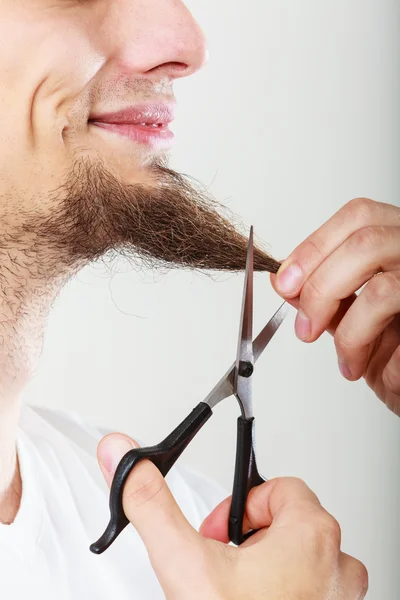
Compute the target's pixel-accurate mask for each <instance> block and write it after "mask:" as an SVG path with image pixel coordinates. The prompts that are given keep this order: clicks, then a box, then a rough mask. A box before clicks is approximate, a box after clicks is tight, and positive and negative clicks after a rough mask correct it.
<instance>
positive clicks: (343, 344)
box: [333, 324, 356, 357]
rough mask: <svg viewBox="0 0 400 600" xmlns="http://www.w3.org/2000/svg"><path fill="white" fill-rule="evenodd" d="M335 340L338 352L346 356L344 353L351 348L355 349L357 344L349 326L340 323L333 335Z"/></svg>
mask: <svg viewBox="0 0 400 600" xmlns="http://www.w3.org/2000/svg"><path fill="white" fill-rule="evenodd" d="M333 341H334V344H335V348H336V350H337V352H338V353H339V354H340V355H341V356H343V357H344V355H345V354H346V353H347V352H348V351H351V350H354V348H355V347H356V344H355V342H354V338H353V335H352V333H351V331H350V329H348V328H347V327H344V326H343V325H342V324H339V326H338V328H337V329H336V331H335V334H334V336H333Z"/></svg>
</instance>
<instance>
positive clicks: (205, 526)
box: [200, 496, 232, 544]
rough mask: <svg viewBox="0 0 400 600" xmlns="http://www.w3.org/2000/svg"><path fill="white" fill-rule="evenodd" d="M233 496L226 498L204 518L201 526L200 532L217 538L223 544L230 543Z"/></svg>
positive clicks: (204, 535)
mask: <svg viewBox="0 0 400 600" xmlns="http://www.w3.org/2000/svg"><path fill="white" fill-rule="evenodd" d="M231 502H232V496H229V498H225V500H223V501H222V502H221V503H220V504H218V506H216V508H214V510H213V511H212V513H210V514H209V515H208V517H207V518H206V519H204V521H203V523H202V524H201V526H200V533H201V535H202V536H203V537H206V538H210V539H213V540H217V541H218V542H222V543H223V544H228V542H229V541H230V540H229V535H228V520H229V511H230V509H231Z"/></svg>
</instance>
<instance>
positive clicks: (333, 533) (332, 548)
mask: <svg viewBox="0 0 400 600" xmlns="http://www.w3.org/2000/svg"><path fill="white" fill-rule="evenodd" d="M341 535H342V533H341V528H340V525H339V523H338V522H337V521H336V519H334V518H333V517H332V516H331V515H330V514H328V513H327V512H326V511H325V510H319V511H318V512H317V513H316V514H315V515H314V517H313V518H312V519H310V520H309V522H308V525H306V528H305V537H306V540H307V541H308V543H309V545H310V546H311V548H313V549H314V551H315V553H316V554H317V555H326V554H329V555H330V556H332V555H336V554H338V553H339V552H340V542H341Z"/></svg>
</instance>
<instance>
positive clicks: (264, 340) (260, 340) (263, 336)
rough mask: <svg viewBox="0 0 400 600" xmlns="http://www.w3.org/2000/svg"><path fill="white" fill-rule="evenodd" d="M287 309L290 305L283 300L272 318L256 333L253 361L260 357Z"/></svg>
mask: <svg viewBox="0 0 400 600" xmlns="http://www.w3.org/2000/svg"><path fill="white" fill-rule="evenodd" d="M289 310H290V305H289V304H288V303H287V302H284V303H283V304H282V305H281V306H280V308H278V310H277V311H276V313H275V314H274V316H273V317H272V319H270V320H269V321H268V323H267V324H266V326H265V327H264V329H263V330H262V331H261V332H260V333H259V334H258V336H257V337H256V339H255V340H254V342H253V353H254V362H257V360H258V359H259V358H260V356H261V354H262V353H263V352H264V350H265V348H266V347H267V346H268V344H269V343H270V341H271V340H272V338H273V337H274V335H275V333H276V332H277V331H278V329H279V327H280V326H281V325H282V323H283V321H284V320H285V317H286V316H287V314H288V312H289Z"/></svg>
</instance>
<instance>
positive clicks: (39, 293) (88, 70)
mask: <svg viewBox="0 0 400 600" xmlns="http://www.w3.org/2000/svg"><path fill="white" fill-rule="evenodd" d="M0 9H1V17H0V80H1V82H2V93H1V95H0V130H1V132H2V134H1V136H0V230H1V231H0V239H1V243H0V302H1V309H0V340H1V346H0V352H1V353H0V370H1V378H0V440H1V442H0V519H1V520H2V521H3V522H6V523H7V522H12V520H13V519H14V517H15V514H16V512H17V510H18V506H19V498H20V494H21V482H20V478H19V473H18V464H17V461H16V450H15V436H16V428H17V424H18V417H19V406H20V397H21V393H22V391H23V389H24V388H25V386H26V384H27V382H28V381H29V379H30V377H31V376H32V373H33V372H34V370H35V367H36V364H37V360H38V358H39V355H40V351H41V347H42V337H43V329H44V325H45V321H46V318H47V315H48V312H49V309H50V307H51V304H52V302H53V300H54V298H55V296H56V295H57V293H58V292H59V290H60V289H61V287H62V286H63V284H64V283H65V282H66V280H67V279H68V278H69V277H70V276H71V275H72V274H73V273H74V272H75V271H76V270H78V269H79V268H80V267H81V266H82V263H79V261H77V262H76V263H73V262H72V261H68V262H67V261H65V260H64V257H63V256H61V255H60V253H58V251H57V248H56V247H55V248H50V247H48V246H46V244H43V243H42V244H41V243H40V239H38V238H37V235H36V234H35V231H28V232H27V231H24V225H25V224H26V223H27V221H28V220H29V219H32V218H35V219H37V220H38V222H41V223H46V220H47V219H48V218H51V215H52V214H54V212H55V211H57V210H58V209H59V206H60V202H61V199H60V198H59V197H57V195H55V194H54V193H53V192H54V190H55V189H57V188H58V186H59V185H60V183H61V182H62V181H64V178H65V176H66V174H67V173H69V172H70V171H71V169H72V168H73V166H74V164H75V163H76V161H77V160H80V161H84V160H85V161H94V160H100V161H102V162H103V163H104V164H107V165H108V167H109V169H112V171H113V173H114V174H116V175H118V177H119V178H120V179H121V180H122V181H123V182H124V183H126V184H130V183H134V184H140V183H141V184H147V183H148V182H149V179H150V175H149V170H148V165H149V164H150V163H151V162H152V161H153V160H155V159H156V158H158V157H159V156H160V154H163V153H164V152H165V148H160V147H157V146H150V145H146V144H139V143H137V144H135V143H132V142H131V141H130V140H128V139H126V138H123V137H122V136H119V135H114V134H112V133H109V132H107V131H105V130H104V129H101V128H100V127H96V126H94V125H91V124H89V123H88V118H89V116H90V115H91V114H96V113H98V112H101V113H105V112H110V111H115V110H120V109H121V108H124V107H127V106H130V105H132V104H134V105H137V104H139V103H143V102H149V101H150V100H151V102H153V103H154V102H155V103H157V102H159V101H162V102H165V103H173V101H174V98H173V93H172V83H173V81H174V80H176V79H177V78H180V77H185V76H188V75H191V74H192V73H194V72H196V71H197V70H198V69H199V68H200V67H201V66H202V65H203V63H204V61H205V59H206V47H205V41H204V37H203V34H202V32H201V30H200V28H199V27H198V25H197V23H196V22H195V21H194V20H193V18H192V17H191V15H190V13H189V12H188V11H187V9H186V7H185V6H184V4H183V3H182V2H181V1H179V0H146V1H145V2H143V1H142V0H114V1H113V2H108V1H105V0H87V1H82V0H80V1H78V0H35V2H31V1H30V0H1V1H0ZM116 32H118V35H116ZM149 32H150V33H151V35H149ZM60 241H61V240H60ZM38 242H39V243H38Z"/></svg>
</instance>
